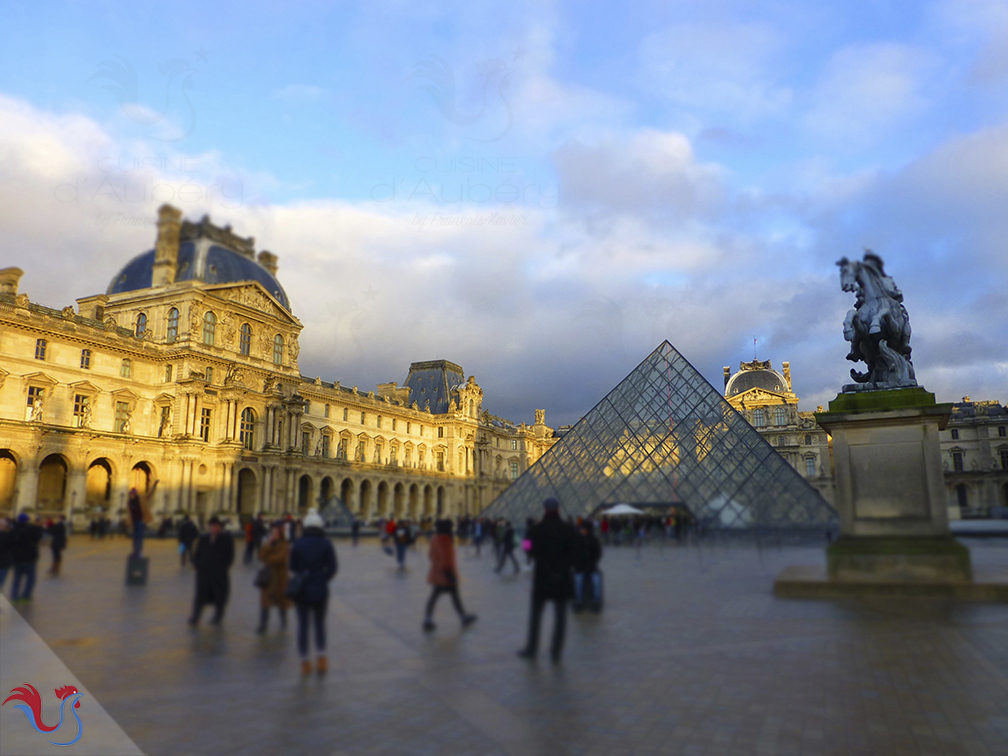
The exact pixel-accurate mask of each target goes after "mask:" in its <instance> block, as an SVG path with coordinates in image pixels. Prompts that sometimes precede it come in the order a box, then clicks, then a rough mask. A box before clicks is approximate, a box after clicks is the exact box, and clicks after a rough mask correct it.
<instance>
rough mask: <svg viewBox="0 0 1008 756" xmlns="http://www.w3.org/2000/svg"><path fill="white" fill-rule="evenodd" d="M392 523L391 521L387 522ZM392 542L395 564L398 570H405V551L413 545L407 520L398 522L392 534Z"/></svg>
mask: <svg viewBox="0 0 1008 756" xmlns="http://www.w3.org/2000/svg"><path fill="white" fill-rule="evenodd" d="M389 522H392V520H389ZM392 540H393V541H394V542H395V558H396V564H397V565H398V566H399V569H400V570H404V569H406V549H408V548H409V545H410V544H411V543H413V536H412V530H411V529H410V524H409V521H408V520H400V521H399V522H398V524H397V525H396V529H395V530H394V531H393V533H392Z"/></svg>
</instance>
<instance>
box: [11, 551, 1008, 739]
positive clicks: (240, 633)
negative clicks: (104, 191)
mask: <svg viewBox="0 0 1008 756" xmlns="http://www.w3.org/2000/svg"><path fill="white" fill-rule="evenodd" d="M967 543H968V544H969V545H970V546H971V547H972V548H973V553H974V561H975V562H976V563H977V565H978V566H979V568H980V569H981V570H983V571H984V572H986V573H987V574H988V575H993V574H1002V575H1005V574H1008V542H1005V541H1001V540H974V541H968V542H967ZM147 548H148V550H149V555H150V556H151V578H150V582H149V584H148V585H147V586H146V587H145V588H126V587H125V586H124V585H123V569H124V561H125V554H126V551H127V549H128V546H127V542H126V541H125V540H114V541H106V542H100V543H96V542H92V541H90V540H87V539H86V538H81V537H75V538H74V539H73V540H72V542H71V546H70V549H69V550H68V552H67V556H66V561H65V564H64V575H63V576H62V577H61V578H58V579H53V578H47V577H42V578H41V579H40V583H39V585H38V588H37V591H36V600H35V601H34V602H33V604H31V605H30V606H27V607H24V606H22V607H19V608H18V611H19V612H20V613H21V614H22V616H23V617H24V618H25V619H26V620H27V621H28V622H29V623H30V625H31V626H32V627H33V628H34V629H35V631H37V632H38V634H39V635H40V636H41V637H42V638H43V639H44V640H45V641H46V642H47V643H48V644H49V646H50V647H51V648H52V649H53V650H54V651H55V652H56V654H57V655H58V656H59V657H60V659H61V660H62V662H63V663H64V664H66V666H67V667H69V669H70V670H71V671H72V672H73V673H74V674H75V675H76V676H77V678H78V679H79V680H80V681H81V682H82V683H83V684H84V685H85V686H86V687H87V689H88V690H89V692H90V693H91V694H92V695H93V696H94V697H95V698H97V700H98V702H99V703H100V704H101V705H102V706H103V707H104V708H105V710H106V711H107V712H108V713H109V714H110V715H111V717H112V718H113V719H114V720H115V721H116V722H117V723H118V724H119V726H120V727H122V729H123V730H124V731H125V732H126V733H127V734H128V735H129V737H130V738H132V740H133V741H134V742H135V743H136V744H137V746H139V747H140V748H141V749H142V750H143V751H144V752H146V753H149V754H189V753H193V754H197V753H240V754H276V753H305V754H394V753H416V754H635V755H637V754H704V755H707V754H710V755H714V754H718V755H722V754H724V755H727V754H885V755H887V756H889V755H894V754H943V755H944V754H976V755H979V754H990V755H992V756H993V755H995V754H1006V753H1008V606H1000V605H980V604H973V605H970V604H950V603H946V602H940V601H930V600H920V599H901V600H894V599H885V600H874V601H854V600H850V601H846V602H803V601H785V600H778V599H775V598H774V597H773V595H772V593H771V586H772V582H773V578H774V576H775V575H776V574H777V573H778V572H779V571H780V569H782V568H783V567H784V566H786V565H788V564H796V563H809V564H811V563H816V562H821V561H822V548H821V547H814V548H813V547H783V548H764V549H756V548H754V547H752V546H733V547H730V548H728V547H724V546H711V545H707V546H703V547H696V546H693V547H688V548H679V549H676V548H665V549H659V548H657V547H652V548H649V549H645V550H644V551H643V552H642V553H641V554H640V555H638V554H637V553H635V552H634V551H631V550H627V549H624V550H617V549H610V550H607V551H606V553H605V557H604V559H603V567H604V569H605V572H606V600H607V606H606V610H605V612H604V613H603V614H602V615H600V616H577V617H572V619H571V621H570V623H569V625H568V643H567V651H566V655H565V659H564V662H563V664H562V665H560V666H559V667H554V666H553V665H552V664H550V663H549V661H548V660H547V658H545V656H544V658H543V659H541V660H540V661H539V662H538V663H536V664H528V663H525V662H523V661H521V660H519V659H517V658H516V657H515V651H516V650H517V649H518V648H519V646H520V645H521V644H522V641H523V634H524V629H525V622H526V613H527V603H528V591H529V582H530V575H529V574H527V573H523V574H521V575H519V576H516V577H513V576H510V575H507V576H503V577H502V576H498V575H495V574H494V573H493V572H492V571H491V565H490V559H489V558H487V553H486V552H484V557H483V559H480V560H477V559H475V558H473V557H472V556H471V555H467V554H466V553H465V552H464V551H463V553H462V556H461V559H460V567H461V571H462V574H463V581H464V582H463V586H462V595H463V599H464V600H465V602H466V604H467V608H468V609H470V610H472V611H474V612H476V613H478V614H479V617H480V619H479V622H478V623H477V624H476V625H475V626H473V627H472V628H470V629H468V630H466V631H462V630H460V629H459V626H458V623H457V621H456V619H455V617H454V615H453V613H452V612H451V608H450V604H449V602H448V600H447V599H446V598H443V599H442V604H441V605H440V606H439V607H438V613H437V615H436V617H435V619H436V620H437V621H438V629H437V631H436V632H435V633H433V634H431V635H425V634H424V633H423V632H422V631H421V629H420V622H421V619H422V611H423V605H424V602H425V601H426V598H427V591H428V589H427V586H426V583H425V578H426V557H425V554H424V552H423V551H422V550H421V551H418V552H416V553H415V554H411V555H410V557H409V569H408V570H406V571H405V572H404V573H400V572H398V571H396V570H395V568H394V563H393V560H392V559H390V558H389V557H386V556H385V555H384V554H382V553H381V552H380V551H379V549H378V548H377V545H376V543H375V542H373V541H372V542H365V543H362V544H361V545H360V546H359V547H358V548H356V549H352V548H351V547H350V546H349V544H348V543H347V542H344V541H338V542H337V551H338V554H339V558H340V572H339V575H338V576H337V578H336V580H335V581H334V583H333V593H334V598H333V601H332V603H331V608H330V615H329V617H330V622H329V626H330V651H329V657H330V662H331V665H332V669H331V671H330V673H329V675H328V676H327V677H325V678H317V677H312V678H310V679H307V680H303V679H302V678H301V676H300V674H299V670H298V667H297V655H296V650H295V648H294V638H293V630H292V629H288V630H287V631H286V632H280V631H279V630H278V629H277V628H276V625H275V624H273V625H272V626H271V631H270V633H269V634H268V635H266V636H265V637H259V636H257V635H255V634H254V632H253V629H254V626H255V622H256V617H257V612H258V603H257V595H258V594H257V592H256V590H255V589H254V588H253V587H252V579H253V575H254V568H252V567H246V566H243V565H241V564H237V565H236V566H235V568H234V569H233V570H232V591H233V592H232V599H231V603H230V606H229V609H228V613H227V616H226V619H225V622H224V626H223V627H222V628H221V629H215V628H212V627H210V626H204V627H201V628H200V629H198V630H196V631H193V630H190V628H189V627H188V626H187V625H186V624H185V618H186V616H187V613H188V611H189V608H190V600H191V592H192V583H193V573H192V571H191V569H186V570H180V568H179V566H178V560H177V554H176V552H175V544H174V542H172V541H156V540H153V541H148V547H147ZM47 561H48V554H46V555H45V557H44V558H43V561H42V563H40V566H41V565H45V566H47ZM8 589H9V580H8ZM207 616H209V614H207ZM547 618H549V614H547ZM273 622H274V623H275V617H274V618H273ZM544 625H545V626H544V641H545V639H546V633H548V631H549V628H550V622H549V621H548V619H547V621H546V622H545V623H544ZM546 645H547V644H546V643H545V642H544V643H543V646H544V647H545V646H546ZM4 693H6V691H4ZM50 697H51V693H50ZM46 705H47V706H50V705H51V704H50V703H47V704H46ZM5 708H10V707H5ZM22 724H23V723H22ZM65 750H66V752H67V753H70V752H71V751H72V748H67V749H65Z"/></svg>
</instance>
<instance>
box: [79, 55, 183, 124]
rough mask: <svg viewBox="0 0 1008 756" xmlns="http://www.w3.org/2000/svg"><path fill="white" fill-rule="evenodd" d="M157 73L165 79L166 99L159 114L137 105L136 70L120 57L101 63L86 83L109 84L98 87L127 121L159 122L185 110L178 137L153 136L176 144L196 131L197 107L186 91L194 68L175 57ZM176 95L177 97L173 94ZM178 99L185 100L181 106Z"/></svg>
mask: <svg viewBox="0 0 1008 756" xmlns="http://www.w3.org/2000/svg"><path fill="white" fill-rule="evenodd" d="M158 70H159V71H160V73H161V77H162V79H163V80H164V98H165V99H164V107H163V108H162V109H161V111H160V112H152V111H151V110H149V109H147V108H144V107H142V106H140V105H139V95H140V87H139V82H138V78H137V72H136V69H135V68H134V67H133V64H132V63H130V62H129V61H128V60H126V59H125V58H123V57H122V56H116V60H106V61H103V62H102V63H101V64H100V65H99V66H98V68H97V70H96V71H95V72H94V73H93V74H91V75H90V76H89V77H88V78H87V79H86V81H92V80H95V79H97V80H105V81H107V82H108V83H107V84H105V85H103V86H102V87H101V88H102V89H104V90H106V91H108V92H110V93H111V94H112V96H113V97H115V98H116V101H117V102H118V103H119V106H120V107H121V108H122V111H123V113H125V114H126V117H127V118H129V119H130V120H131V121H133V122H134V123H137V124H140V125H141V126H153V125H155V124H158V123H161V122H162V121H164V120H165V119H166V118H168V116H169V113H172V114H174V115H180V114H182V113H183V112H185V111H188V115H187V116H185V118H184V119H183V120H184V121H185V122H187V123H188V125H187V127H186V129H185V131H184V133H183V134H182V135H181V136H178V135H176V136H173V137H171V138H161V137H156V138H158V139H161V141H165V142H177V141H180V140H182V139H185V138H186V137H187V136H189V135H190V134H191V133H192V132H193V129H195V128H196V108H195V107H193V104H192V100H190V99H189V90H191V89H192V87H193V81H192V75H193V74H194V73H196V69H195V68H193V67H192V66H190V65H189V62H188V61H186V60H184V59H183V58H174V59H172V60H168V61H165V62H164V63H161V64H160V65H159V66H158ZM176 92H178V93H179V94H175V93H176ZM179 97H181V100H182V101H184V105H183V104H182V103H180V102H179V101H178V98H179Z"/></svg>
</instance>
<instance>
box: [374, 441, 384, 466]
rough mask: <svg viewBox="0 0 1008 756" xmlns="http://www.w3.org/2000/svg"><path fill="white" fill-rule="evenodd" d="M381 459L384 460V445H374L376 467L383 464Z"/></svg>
mask: <svg viewBox="0 0 1008 756" xmlns="http://www.w3.org/2000/svg"><path fill="white" fill-rule="evenodd" d="M381 459H382V445H381V444H375V445H374V463H375V464H376V465H380V464H381Z"/></svg>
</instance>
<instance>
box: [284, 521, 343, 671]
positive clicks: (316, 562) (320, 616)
mask: <svg viewBox="0 0 1008 756" xmlns="http://www.w3.org/2000/svg"><path fill="white" fill-rule="evenodd" d="M303 525H304V531H303V533H302V534H301V537H300V538H298V539H297V540H296V541H295V542H294V546H293V547H292V548H291V554H290V569H291V572H292V573H293V574H294V576H295V577H294V579H295V580H298V581H300V583H301V587H300V590H299V591H298V593H297V595H296V596H294V607H295V609H296V610H297V620H298V634H297V641H298V652H299V653H300V655H301V674H303V675H310V674H311V673H312V663H311V661H310V660H309V658H308V620H309V616H310V617H311V619H312V624H313V626H314V629H315V652H316V656H317V659H316V669H317V670H318V673H319V674H320V675H324V674H325V673H326V672H327V671H329V660H328V659H327V657H326V626H325V622H326V609H327V608H328V604H329V581H330V580H332V579H333V577H335V575H336V571H337V570H338V569H339V564H338V562H337V561H336V549H334V548H333V545H332V541H330V540H329V538H328V537H327V536H326V534H325V531H324V530H323V529H322V527H323V522H322V518H321V517H319V514H318V510H316V509H315V508H314V507H312V508H311V509H309V510H308V516H307V517H305V518H304V523H303Z"/></svg>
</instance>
